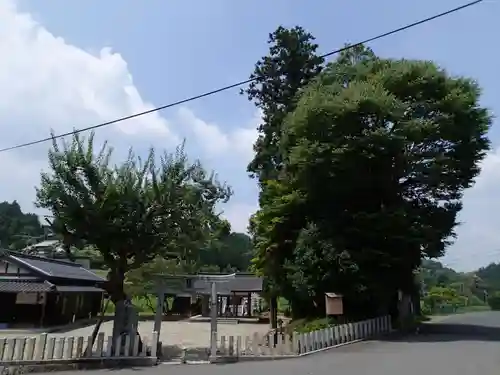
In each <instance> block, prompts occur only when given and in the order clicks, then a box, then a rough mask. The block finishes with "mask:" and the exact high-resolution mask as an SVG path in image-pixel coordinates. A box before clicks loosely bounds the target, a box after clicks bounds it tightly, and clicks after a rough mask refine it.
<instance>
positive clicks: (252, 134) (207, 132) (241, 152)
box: [178, 107, 261, 162]
mask: <svg viewBox="0 0 500 375" xmlns="http://www.w3.org/2000/svg"><path fill="white" fill-rule="evenodd" d="M178 118H179V121H180V122H181V124H182V123H184V124H188V129H191V131H192V132H193V134H195V135H196V137H198V138H200V139H203V142H202V143H201V145H202V147H204V149H205V150H206V151H207V153H208V154H209V155H211V156H215V157H218V156H222V155H224V156H226V157H227V155H231V156H236V157H238V159H240V160H245V161H246V162H248V161H250V159H251V157H252V154H253V143H254V141H255V140H256V139H257V125H258V122H259V121H260V119H261V116H260V114H257V115H256V116H255V118H254V119H252V121H250V122H249V124H248V125H247V126H246V127H243V128H239V127H236V128H234V130H233V131H231V132H229V133H224V132H223V131H222V130H221V129H220V128H219V127H218V126H217V125H216V124H211V123H208V122H205V121H203V120H202V119H200V118H197V117H196V115H195V114H194V113H193V112H192V111H191V110H189V109H188V108H185V107H182V108H180V109H179V111H178Z"/></svg>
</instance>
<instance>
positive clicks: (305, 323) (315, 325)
mask: <svg viewBox="0 0 500 375" xmlns="http://www.w3.org/2000/svg"><path fill="white" fill-rule="evenodd" d="M335 324H336V321H335V319H331V318H319V319H297V320H292V321H291V322H290V323H288V324H287V325H286V327H285V331H286V332H288V333H292V332H299V333H307V332H313V331H317V330H320V329H325V328H328V327H332V326H334V325H335Z"/></svg>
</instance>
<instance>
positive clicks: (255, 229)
mask: <svg viewBox="0 0 500 375" xmlns="http://www.w3.org/2000/svg"><path fill="white" fill-rule="evenodd" d="M268 43H269V45H270V47H269V54H268V55H267V56H265V57H263V58H262V59H261V60H259V61H258V62H257V63H256V64H255V69H254V72H253V73H252V74H251V75H250V78H252V79H254V81H253V82H252V83H251V84H250V85H249V86H248V88H247V89H245V90H243V91H242V92H243V93H245V94H246V95H247V96H248V99H249V100H250V101H252V102H253V103H254V104H255V105H256V106H257V107H258V108H259V109H260V110H261V111H262V116H263V117H262V118H263V121H262V124H261V125H260V126H259V128H258V130H259V138H258V139H257V141H256V143H255V145H254V150H255V156H254V159H253V160H252V161H251V162H250V164H249V165H248V171H249V172H250V173H251V174H252V176H254V177H255V178H257V179H258V180H259V183H260V188H261V193H260V196H259V201H260V206H261V210H265V209H266V206H267V205H268V204H270V201H272V200H273V199H274V193H276V191H275V189H274V188H273V185H272V184H273V182H272V181H273V180H275V179H276V178H277V177H278V175H279V173H280V170H281V167H282V163H283V160H282V156H281V151H280V149H279V141H280V138H281V128H282V125H283V121H284V119H285V117H286V116H287V114H288V113H289V112H291V111H292V110H293V109H294V108H295V106H296V103H297V99H298V94H299V93H300V91H301V90H302V89H303V88H304V87H305V86H306V85H307V84H308V83H309V82H310V81H311V80H312V79H314V77H316V76H317V75H318V73H319V72H320V71H321V69H322V64H323V58H321V57H320V56H318V55H317V54H316V50H317V48H318V45H317V44H316V43H314V37H313V36H312V35H311V34H309V33H308V32H306V31H305V30H304V29H303V28H301V27H294V28H292V29H287V28H284V27H282V26H280V27H278V28H277V29H276V31H274V32H273V33H271V34H270V35H269V40H268ZM258 216H259V214H257V216H256V217H255V218H254V220H253V223H252V224H251V232H252V235H253V236H254V238H263V237H265V236H266V224H264V223H262V221H261V220H260V219H259V218H258ZM261 223H262V225H261ZM285 236H286V235H285ZM259 241H261V242H262V241H264V240H259ZM281 244H283V242H282V243H281ZM263 251H265V250H263ZM286 251H287V250H286V248H285V247H284V246H281V247H280V248H279V249H276V250H273V253H275V254H276V253H277V252H279V253H281V254H283V253H286ZM260 263H262V262H260ZM276 265H279V263H276ZM261 268H262V264H260V265H258V266H257V269H261ZM271 273H272V274H273V276H272V277H270V278H268V279H267V280H266V282H265V287H266V289H267V291H268V294H269V295H270V296H271V297H273V298H271V313H272V315H273V316H272V323H273V325H274V326H276V310H277V301H276V293H275V292H273V288H274V289H276V288H275V287H273V284H274V283H276V282H279V275H280V274H281V270H280V269H279V267H278V268H276V267H273V266H272V265H271V263H268V267H267V271H266V272H264V274H265V275H270V274H271Z"/></svg>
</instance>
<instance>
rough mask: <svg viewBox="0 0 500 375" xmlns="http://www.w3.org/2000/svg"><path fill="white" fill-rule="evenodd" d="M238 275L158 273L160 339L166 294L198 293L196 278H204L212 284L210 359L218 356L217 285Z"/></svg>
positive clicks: (157, 312) (155, 329) (158, 325)
mask: <svg viewBox="0 0 500 375" xmlns="http://www.w3.org/2000/svg"><path fill="white" fill-rule="evenodd" d="M235 277H236V274H235V273H232V274H227V275H209V274H207V275H203V274H200V275H157V276H156V278H157V281H156V293H157V305H156V315H155V323H154V331H155V332H157V334H158V336H157V337H158V340H159V339H160V331H161V323H162V320H163V319H162V318H163V304H164V302H165V295H166V294H175V293H186V292H187V293H192V294H193V295H194V294H196V293H197V290H196V288H195V287H194V286H193V285H194V281H195V280H203V281H205V282H207V283H209V284H210V287H211V288H210V290H211V293H210V360H215V358H216V356H217V294H218V288H217V285H218V284H221V283H225V282H228V281H230V280H232V279H234V278H235Z"/></svg>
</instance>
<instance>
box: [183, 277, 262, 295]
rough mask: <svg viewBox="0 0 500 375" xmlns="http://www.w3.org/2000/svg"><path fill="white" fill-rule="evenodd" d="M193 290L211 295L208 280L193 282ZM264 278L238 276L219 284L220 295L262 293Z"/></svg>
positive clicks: (218, 291)
mask: <svg viewBox="0 0 500 375" xmlns="http://www.w3.org/2000/svg"><path fill="white" fill-rule="evenodd" d="M193 289H195V290H196V291H197V292H198V293H210V289H211V283H210V282H209V281H206V280H200V279H198V280H197V279H195V280H193ZM261 291H262V278H261V277H258V276H253V275H238V274H236V276H235V277H234V278H233V279H229V280H227V281H225V282H222V283H217V293H218V294H231V293H232V292H261Z"/></svg>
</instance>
